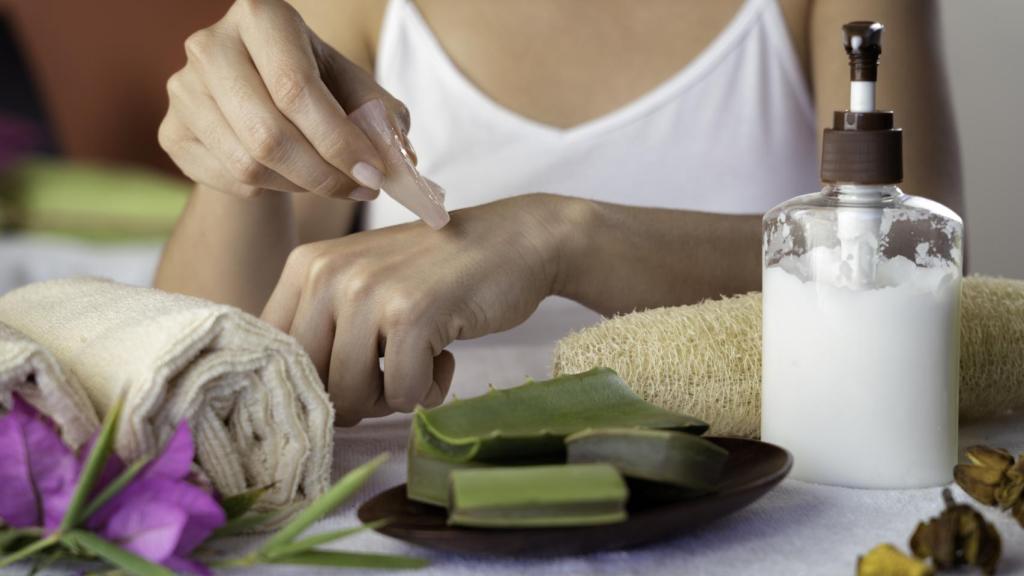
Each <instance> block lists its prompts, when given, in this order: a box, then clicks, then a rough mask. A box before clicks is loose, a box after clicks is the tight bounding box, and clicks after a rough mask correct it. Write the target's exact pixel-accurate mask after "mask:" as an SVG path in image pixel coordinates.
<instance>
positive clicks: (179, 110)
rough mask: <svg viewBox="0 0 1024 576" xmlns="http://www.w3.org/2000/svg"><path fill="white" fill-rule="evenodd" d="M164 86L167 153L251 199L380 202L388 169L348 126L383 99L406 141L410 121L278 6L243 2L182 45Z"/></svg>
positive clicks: (194, 174)
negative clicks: (280, 196) (295, 195)
mask: <svg viewBox="0 0 1024 576" xmlns="http://www.w3.org/2000/svg"><path fill="white" fill-rule="evenodd" d="M185 51H186V53H187V55H188V63H187V64H186V65H185V67H184V68H182V69H181V70H179V71H178V72H176V73H175V74H174V75H173V76H171V78H170V80H168V82H167V92H168V95H169V99H170V106H169V108H168V111H167V115H166V117H165V118H164V120H163V123H162V124H161V125H160V132H159V140H160V144H161V146H162V147H163V148H164V150H166V151H167V153H168V154H169V155H170V156H171V158H172V159H173V160H174V162H175V163H176V164H177V165H178V167H179V168H181V170H182V172H184V173H185V175H187V176H188V177H189V178H191V179H192V180H194V181H196V182H197V183H200V184H204V185H206V186H209V187H211V188H214V189H217V190H221V191H224V192H229V193H233V194H238V195H241V196H246V197H248V196H252V195H254V194H256V193H258V192H259V191H260V190H261V189H270V190H280V191H283V192H312V193H314V194H318V195H321V196H326V197H331V198H337V197H349V198H353V199H356V200H369V199H372V198H374V197H375V196H376V195H377V193H378V190H379V188H380V185H381V179H382V173H383V171H384V163H383V161H382V159H381V157H380V156H379V154H378V153H377V151H376V150H374V148H373V146H372V145H371V144H370V141H369V140H367V138H366V136H365V135H364V134H363V132H362V131H361V130H360V129H359V128H358V127H356V126H355V125H354V124H353V123H352V122H350V121H349V120H348V118H347V117H346V111H352V110H354V109H355V108H357V107H358V106H359V105H361V104H363V103H365V102H368V101H370V100H372V99H375V98H380V99H381V100H382V101H383V102H384V103H385V105H386V106H387V107H388V109H389V110H391V111H392V113H393V114H392V115H393V117H394V122H395V124H396V127H397V128H398V132H399V133H400V134H405V133H406V132H407V131H408V127H409V116H408V112H407V111H406V109H405V106H403V105H402V104H401V103H400V102H399V101H397V100H396V99H395V98H393V97H392V96H391V95H390V94H388V93H387V92H386V91H385V90H383V89H382V88H381V87H380V86H378V85H377V84H376V83H374V81H373V79H372V78H371V77H370V76H369V75H367V74H366V73H365V72H364V71H363V70H362V69H361V68H359V67H358V66H356V65H355V64H353V63H352V62H350V61H348V60H346V59H345V58H344V57H342V56H341V55H340V54H339V53H338V52H337V51H335V50H334V49H333V48H331V47H330V46H328V45H327V44H325V43H324V42H323V41H322V40H320V38H318V37H317V36H316V34H314V33H313V32H312V31H311V30H310V29H309V28H308V27H307V26H306V24H305V23H304V22H303V21H302V19H301V17H300V16H299V14H298V13H297V12H296V11H295V10H294V9H293V8H292V7H291V6H289V5H288V4H287V3H285V2H284V1H282V0H238V1H236V2H235V4H234V5H233V6H232V7H231V9H230V10H229V11H228V13H227V14H226V15H225V16H224V18H222V19H221V20H220V21H219V22H217V23H216V24H214V25H213V26H210V27H209V28H205V29H202V30H200V31H198V32H196V33H194V34H192V35H191V36H190V37H189V38H188V40H186V42H185Z"/></svg>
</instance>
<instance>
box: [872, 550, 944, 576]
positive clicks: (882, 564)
mask: <svg viewBox="0 0 1024 576" xmlns="http://www.w3.org/2000/svg"><path fill="white" fill-rule="evenodd" d="M934 573H935V571H934V570H932V567H931V566H929V565H928V563H926V562H923V561H921V560H918V559H917V558H912V557H910V556H907V555H906V554H904V553H903V552H900V551H899V550H898V549H897V548H896V547H895V546H893V545H892V544H879V545H878V546H875V547H874V548H872V549H871V550H870V551H869V552H868V553H867V554H865V555H863V556H861V557H860V558H858V559H857V576H931V575H932V574H934Z"/></svg>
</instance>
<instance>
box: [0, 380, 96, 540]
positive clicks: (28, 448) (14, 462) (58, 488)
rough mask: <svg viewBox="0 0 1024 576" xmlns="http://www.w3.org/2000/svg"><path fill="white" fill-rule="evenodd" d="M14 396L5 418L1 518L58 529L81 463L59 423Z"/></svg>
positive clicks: (0, 433) (0, 449)
mask: <svg viewBox="0 0 1024 576" xmlns="http://www.w3.org/2000/svg"><path fill="white" fill-rule="evenodd" d="M13 398H14V402H13V406H12V408H11V411H10V412H9V413H8V414H7V415H6V416H4V417H3V418H0V462H3V466H0V486H2V487H3V489H2V490H0V519H2V520H3V521H4V522H5V523H7V524H8V525H10V526H13V527H15V528H24V527H28V526H46V527H47V528H50V529H52V528H54V527H56V526H57V525H58V524H60V521H61V518H63V517H64V511H65V510H66V509H67V506H68V503H69V502H70V500H71V496H72V494H73V493H74V490H75V483H76V482H77V481H78V474H79V471H80V468H81V466H80V464H79V462H78V460H77V459H76V458H75V455H74V454H73V453H72V452H71V450H69V449H68V447H67V446H65V445H64V443H63V442H62V441H61V438H60V434H59V433H58V432H57V429H56V426H55V425H54V423H53V422H51V421H50V419H48V418H46V417H45V416H43V415H42V414H40V413H39V412H37V411H36V409H35V408H33V407H32V406H31V405H29V404H28V403H26V402H25V401H24V400H22V399H21V398H19V397H18V396H17V395H14V396H13Z"/></svg>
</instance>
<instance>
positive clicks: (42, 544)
mask: <svg viewBox="0 0 1024 576" xmlns="http://www.w3.org/2000/svg"><path fill="white" fill-rule="evenodd" d="M58 542H60V532H54V533H53V534H50V535H49V536H47V537H46V538H43V539H41V540H36V541H35V542H33V543H31V544H29V545H28V546H25V547H24V548H21V549H19V550H17V551H16V552H12V553H11V554H8V555H7V556H4V557H3V558H0V568H3V567H4V566H10V565H11V564H14V563H15V562H18V561H19V560H24V559H25V558H28V557H29V556H31V555H33V554H35V553H36V552H42V551H43V550H46V549H47V548H49V547H50V546H53V545H55V544H57V543H58Z"/></svg>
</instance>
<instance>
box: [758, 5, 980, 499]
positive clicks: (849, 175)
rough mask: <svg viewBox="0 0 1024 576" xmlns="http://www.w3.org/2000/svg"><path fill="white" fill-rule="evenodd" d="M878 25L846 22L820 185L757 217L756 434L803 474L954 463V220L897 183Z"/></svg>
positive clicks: (880, 482)
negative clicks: (841, 76) (843, 88)
mask: <svg viewBox="0 0 1024 576" xmlns="http://www.w3.org/2000/svg"><path fill="white" fill-rule="evenodd" d="M882 31H883V26H882V25H881V24H879V23H876V22H851V23H849V24H847V25H845V26H844V27H843V40H844V46H845V48H846V52H847V53H848V55H849V58H850V108H849V110H842V111H836V112H835V113H834V116H833V126H832V128H831V129H826V130H825V134H824V138H823V145H822V159H821V179H822V181H823V184H824V186H823V188H822V189H821V190H820V191H819V192H816V193H813V194H807V195H803V196H799V197H796V198H793V199H792V200H789V201H787V202H784V203H783V204H781V205H779V206H777V207H775V208H774V209H772V210H771V211H769V212H768V213H767V214H765V217H764V221H763V232H764V234H763V277H762V279H763V294H764V300H763V303H764V311H763V314H764V334H763V338H764V340H763V381H762V430H761V434H762V438H763V439H764V440H765V441H768V442H772V443H775V444H779V445H781V446H783V447H785V448H787V449H789V450H790V451H791V452H792V453H793V456H794V469H793V476H794V477H795V478H797V479H800V480H806V481H811V482H819V483H826V484H834V485H842V486H852V487H863V488H910V487H925V486H938V485H943V484H946V483H948V482H950V481H951V479H952V471H953V466H954V464H955V463H956V450H957V401H958V387H959V321H960V320H959V318H960V281H961V276H962V251H961V247H962V237H963V224H962V221H961V219H960V218H959V216H957V215H956V214H955V213H954V212H953V211H951V210H950V209H948V208H946V207H945V206H942V205H941V204H938V203H936V202H933V201H931V200H928V199H926V198H921V197H915V196H911V195H908V194H905V193H904V192H903V190H901V189H900V186H899V184H900V182H901V180H902V177H903V164H902V144H903V141H902V132H901V130H900V129H899V128H896V127H895V124H894V114H893V112H891V111H880V110H877V109H876V104H875V85H876V81H877V71H878V64H879V58H880V55H881V51H882Z"/></svg>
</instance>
